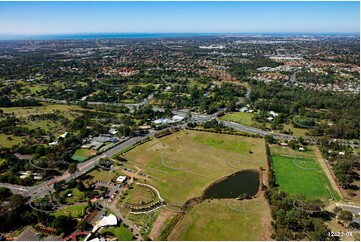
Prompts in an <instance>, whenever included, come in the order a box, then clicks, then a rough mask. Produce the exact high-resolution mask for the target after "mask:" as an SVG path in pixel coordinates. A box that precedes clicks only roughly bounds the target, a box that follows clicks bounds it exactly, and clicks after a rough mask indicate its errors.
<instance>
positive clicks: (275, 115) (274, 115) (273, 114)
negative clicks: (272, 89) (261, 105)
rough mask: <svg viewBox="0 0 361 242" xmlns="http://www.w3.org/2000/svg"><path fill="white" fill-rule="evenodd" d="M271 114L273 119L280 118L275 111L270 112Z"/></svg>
mask: <svg viewBox="0 0 361 242" xmlns="http://www.w3.org/2000/svg"><path fill="white" fill-rule="evenodd" d="M269 114H271V115H272V116H273V117H277V116H278V113H275V112H273V111H269Z"/></svg>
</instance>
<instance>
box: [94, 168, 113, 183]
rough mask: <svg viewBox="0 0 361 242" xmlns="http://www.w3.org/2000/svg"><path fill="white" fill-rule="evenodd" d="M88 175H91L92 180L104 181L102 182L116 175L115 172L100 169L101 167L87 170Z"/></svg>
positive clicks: (108, 180)
mask: <svg viewBox="0 0 361 242" xmlns="http://www.w3.org/2000/svg"><path fill="white" fill-rule="evenodd" d="M88 175H90V176H92V177H93V178H92V179H91V180H92V181H96V180H98V181H104V182H110V181H111V180H112V179H113V178H114V177H115V176H116V174H115V173H114V172H112V171H105V170H102V169H101V168H99V169H95V170H93V171H91V172H89V173H88Z"/></svg>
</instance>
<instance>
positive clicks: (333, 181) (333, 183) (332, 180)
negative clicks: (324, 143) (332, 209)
mask: <svg viewBox="0 0 361 242" xmlns="http://www.w3.org/2000/svg"><path fill="white" fill-rule="evenodd" d="M315 154H316V156H317V159H318V160H319V161H320V164H321V166H322V169H323V170H324V172H325V173H326V176H327V178H328V180H330V183H331V186H332V187H333V189H334V190H335V191H337V192H338V194H339V195H340V197H341V199H344V198H345V197H344V195H343V193H342V192H341V189H340V188H339V187H338V185H337V183H336V179H335V177H334V176H333V174H332V171H331V168H330V167H329V165H328V164H327V162H326V160H325V159H324V158H323V156H322V154H321V151H320V150H319V148H318V146H316V148H315Z"/></svg>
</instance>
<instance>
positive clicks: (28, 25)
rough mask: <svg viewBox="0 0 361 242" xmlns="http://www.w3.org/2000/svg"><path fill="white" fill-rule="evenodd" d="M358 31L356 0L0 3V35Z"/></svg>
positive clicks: (358, 5) (357, 3)
mask: <svg viewBox="0 0 361 242" xmlns="http://www.w3.org/2000/svg"><path fill="white" fill-rule="evenodd" d="M359 30H360V3H359V2H0V35H6V34H72V33H148V32H151V33H280V32H282V33H359Z"/></svg>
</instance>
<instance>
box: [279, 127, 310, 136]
mask: <svg viewBox="0 0 361 242" xmlns="http://www.w3.org/2000/svg"><path fill="white" fill-rule="evenodd" d="M283 129H284V130H286V131H288V130H290V131H292V132H293V135H295V136H302V137H305V136H307V135H306V132H307V131H308V129H301V128H295V127H293V125H292V124H283Z"/></svg>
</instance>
